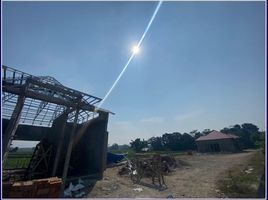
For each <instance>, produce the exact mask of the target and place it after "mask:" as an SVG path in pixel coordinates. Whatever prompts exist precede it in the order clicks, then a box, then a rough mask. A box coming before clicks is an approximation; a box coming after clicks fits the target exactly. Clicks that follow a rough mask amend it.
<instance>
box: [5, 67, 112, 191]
mask: <svg viewBox="0 0 268 200" xmlns="http://www.w3.org/2000/svg"><path fill="white" fill-rule="evenodd" d="M101 100H102V99H100V98H98V97H95V96H92V95H89V94H86V93H83V92H79V91H77V90H74V89H71V88H68V87H66V86H63V85H62V84H61V83H60V82H58V81H57V80H56V79H54V78H52V77H49V76H33V75H30V74H27V73H24V72H21V71H19V70H16V69H13V68H10V67H6V66H2V118H3V120H2V124H3V125H2V141H3V142H2V156H3V161H5V159H6V158H7V155H8V152H9V148H10V144H11V142H12V140H27V141H40V142H39V143H38V145H37V146H36V148H35V150H34V153H33V155H32V158H31V160H30V163H29V166H28V167H27V169H26V170H25V173H24V178H25V179H26V180H29V179H33V178H46V177H52V176H58V177H60V178H62V180H63V186H64V184H65V185H66V183H67V182H68V181H71V180H75V179H78V178H81V177H82V178H89V179H90V178H91V179H92V178H93V179H100V178H102V174H103V171H104V169H105V167H106V156H107V142H108V132H107V125H108V117H109V114H111V113H112V112H110V111H108V110H104V109H101V108H97V107H96V104H97V103H99V102H100V101H101ZM112 114H113V113H112Z"/></svg>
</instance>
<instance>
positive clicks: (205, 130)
mask: <svg viewBox="0 0 268 200" xmlns="http://www.w3.org/2000/svg"><path fill="white" fill-rule="evenodd" d="M211 132H212V130H210V129H204V130H203V131H202V135H207V134H209V133H211Z"/></svg>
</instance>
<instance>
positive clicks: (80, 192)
mask: <svg viewBox="0 0 268 200" xmlns="http://www.w3.org/2000/svg"><path fill="white" fill-rule="evenodd" d="M85 187H86V186H85V184H84V181H82V180H81V179H79V180H78V183H77V184H76V185H74V184H73V183H72V182H71V183H70V184H69V187H68V188H67V189H65V190H64V197H69V198H71V197H76V198H81V197H85V196H86V192H85V191H84V190H85Z"/></svg>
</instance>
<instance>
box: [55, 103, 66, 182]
mask: <svg viewBox="0 0 268 200" xmlns="http://www.w3.org/2000/svg"><path fill="white" fill-rule="evenodd" d="M69 111H70V108H67V110H66V111H65V113H64V115H63V118H64V124H63V127H62V130H61V134H60V140H59V144H58V147H57V152H56V156H55V160H54V165H53V170H52V177H54V176H55V175H56V172H57V168H58V163H59V158H60V154H61V151H62V146H63V140H64V133H65V130H66V126H67V120H68V114H69Z"/></svg>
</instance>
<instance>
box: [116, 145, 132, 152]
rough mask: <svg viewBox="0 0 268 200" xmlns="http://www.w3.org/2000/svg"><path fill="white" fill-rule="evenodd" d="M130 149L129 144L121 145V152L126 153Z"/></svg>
mask: <svg viewBox="0 0 268 200" xmlns="http://www.w3.org/2000/svg"><path fill="white" fill-rule="evenodd" d="M129 148H130V146H129V145H127V144H123V145H119V150H120V151H126V150H128V149H129Z"/></svg>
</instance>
